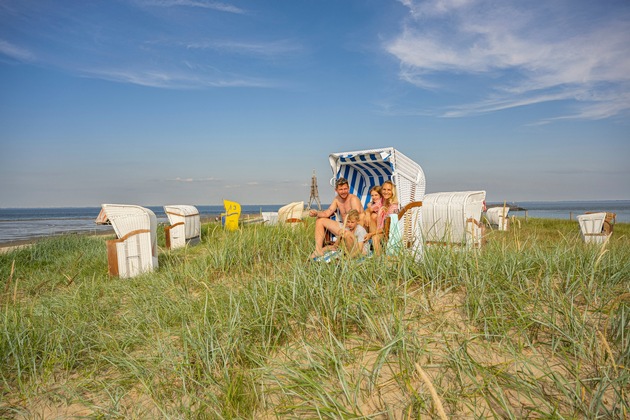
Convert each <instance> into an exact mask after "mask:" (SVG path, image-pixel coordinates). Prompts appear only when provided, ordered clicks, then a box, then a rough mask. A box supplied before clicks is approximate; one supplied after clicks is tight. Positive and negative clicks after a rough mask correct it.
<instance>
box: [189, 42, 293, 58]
mask: <svg viewBox="0 0 630 420" xmlns="http://www.w3.org/2000/svg"><path fill="white" fill-rule="evenodd" d="M186 48H190V49H212V50H219V51H227V52H229V53H235V54H243V55H254V56H263V57H276V56H279V55H285V54H289V53H293V52H296V51H300V50H301V49H302V48H301V47H300V46H299V45H296V44H295V43H293V42H291V41H287V40H279V41H272V42H239V41H202V42H191V43H189V44H187V45H186Z"/></svg>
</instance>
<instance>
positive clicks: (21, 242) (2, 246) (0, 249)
mask: <svg viewBox="0 0 630 420" xmlns="http://www.w3.org/2000/svg"><path fill="white" fill-rule="evenodd" d="M220 217H221V215H219V214H217V215H207V216H204V217H202V218H201V224H202V225H204V224H208V223H221V220H220ZM217 219H219V220H217ZM261 221H262V218H261V217H260V216H259V215H252V214H244V215H242V216H241V218H240V219H239V222H241V223H242V224H244V225H246V224H250V223H258V222H261ZM65 235H85V236H110V235H111V236H116V233H115V232H114V229H113V228H112V229H111V230H108V231H101V232H95V231H93V230H88V229H85V230H77V231H72V232H65V233H57V234H51V235H42V236H34V237H32V238H26V239H15V240H11V241H6V242H0V254H5V253H7V252H10V251H12V250H14V249H21V248H26V247H28V246H30V245H33V244H35V243H37V242H39V241H41V240H44V239H48V238H55V237H60V236H65Z"/></svg>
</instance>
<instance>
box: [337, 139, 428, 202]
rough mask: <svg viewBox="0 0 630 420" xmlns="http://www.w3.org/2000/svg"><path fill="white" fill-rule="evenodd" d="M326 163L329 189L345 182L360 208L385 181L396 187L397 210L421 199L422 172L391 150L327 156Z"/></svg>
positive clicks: (384, 149) (422, 191)
mask: <svg viewBox="0 0 630 420" xmlns="http://www.w3.org/2000/svg"><path fill="white" fill-rule="evenodd" d="M329 161H330V167H331V169H332V172H333V178H332V179H331V185H333V186H334V185H335V181H336V180H337V179H339V178H346V179H347V180H348V185H349V186H350V193H352V194H355V195H356V196H357V197H359V199H360V200H361V203H362V204H363V208H366V207H367V204H368V202H369V201H370V189H371V188H372V187H374V186H376V185H382V184H383V182H385V181H388V180H390V181H392V182H393V183H394V185H396V190H397V194H398V201H399V203H400V205H401V206H405V205H407V204H409V203H411V202H413V201H421V200H422V199H423V198H424V191H425V177H424V172H423V171H422V168H421V167H420V165H418V164H417V163H416V162H414V161H413V160H411V159H410V158H408V157H407V156H405V155H404V154H402V153H401V152H399V151H398V150H396V149H394V148H393V147H386V148H382V149H368V150H360V151H355V152H340V153H331V154H330V156H329Z"/></svg>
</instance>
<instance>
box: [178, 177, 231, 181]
mask: <svg viewBox="0 0 630 420" xmlns="http://www.w3.org/2000/svg"><path fill="white" fill-rule="evenodd" d="M169 181H175V182H221V180H220V179H218V178H212V177H210V178H180V177H177V178H175V179H171V180H169Z"/></svg>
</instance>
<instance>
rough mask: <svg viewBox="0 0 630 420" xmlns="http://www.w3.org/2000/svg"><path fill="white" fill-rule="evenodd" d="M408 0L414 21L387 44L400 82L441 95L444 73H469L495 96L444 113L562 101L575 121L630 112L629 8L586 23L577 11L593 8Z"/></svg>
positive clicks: (557, 3)
mask: <svg viewBox="0 0 630 420" xmlns="http://www.w3.org/2000/svg"><path fill="white" fill-rule="evenodd" d="M402 3H403V4H405V5H406V6H407V7H408V8H409V10H410V15H409V19H408V20H407V21H406V22H405V25H404V28H403V30H402V32H401V33H400V34H399V35H398V36H397V37H396V38H395V39H393V40H391V42H389V44H387V45H386V46H385V48H386V50H387V51H388V52H389V53H390V54H392V55H393V56H395V57H396V58H397V59H398V60H399V62H400V78H401V79H402V80H404V81H406V82H408V83H411V84H413V85H415V86H417V87H420V88H424V89H433V90H438V89H446V88H448V86H445V85H444V84H443V83H444V80H446V79H444V76H445V75H447V76H448V75H450V76H454V75H465V76H468V77H472V78H474V80H476V81H477V82H478V84H479V86H482V85H483V84H484V83H487V84H488V86H489V87H488V88H487V91H486V95H487V97H488V98H492V99H483V100H480V101H478V102H476V103H473V104H471V105H459V106H457V107H455V108H456V109H455V108H454V109H452V110H449V111H447V112H446V114H445V115H446V116H464V115H469V114H475V113H481V112H492V111H497V110H500V109H506V108H513V107H518V106H522V105H530V104H535V103H539V102H547V101H554V100H558V99H571V100H573V101H575V102H576V103H577V104H578V105H579V108H577V109H578V110H577V111H576V112H574V113H573V114H572V115H571V116H568V117H569V118H585V119H599V118H606V117H609V116H614V115H618V114H621V113H625V112H628V111H629V110H630V98H629V94H628V93H629V92H630V90H629V88H630V10H629V9H625V10H624V9H622V13H618V14H609V15H602V16H590V15H589V17H590V18H591V19H589V20H582V19H581V17H580V16H581V15H580V13H579V12H582V15H583V14H586V13H587V11H586V10H579V9H580V8H582V9H583V8H584V7H587V6H585V5H586V4H587V3H577V4H576V3H574V2H566V3H565V2H563V1H562V0H558V1H551V2H549V4H550V6H548V7H538V8H536V7H532V6H531V4H529V3H528V4H527V5H526V6H523V5H522V3H521V2H502V3H499V4H494V3H492V2H490V1H486V0H434V1H427V2H414V1H412V0H406V1H403V2H402ZM547 4H548V3H545V5H547ZM519 7H524V8H523V9H519ZM572 8H573V9H572ZM576 8H577V9H578V10H577V12H576V10H575V9H576ZM597 10H599V9H593V11H597ZM574 12H575V13H574ZM572 13H574V14H572Z"/></svg>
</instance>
